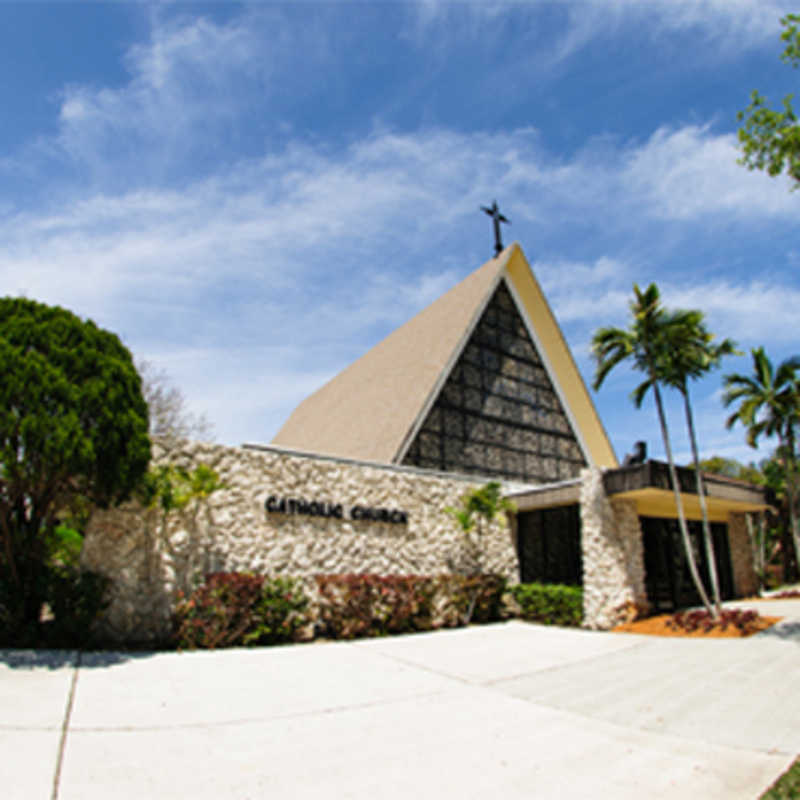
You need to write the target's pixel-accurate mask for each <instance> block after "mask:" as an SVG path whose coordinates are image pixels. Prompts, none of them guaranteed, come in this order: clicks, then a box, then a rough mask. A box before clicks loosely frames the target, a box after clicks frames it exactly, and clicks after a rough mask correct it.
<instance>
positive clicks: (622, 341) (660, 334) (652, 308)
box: [592, 283, 716, 617]
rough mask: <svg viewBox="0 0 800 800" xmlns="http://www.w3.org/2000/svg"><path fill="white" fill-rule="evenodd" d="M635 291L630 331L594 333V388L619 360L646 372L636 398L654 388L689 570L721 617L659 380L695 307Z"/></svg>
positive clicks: (648, 291) (654, 291) (653, 289)
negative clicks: (687, 503)
mask: <svg viewBox="0 0 800 800" xmlns="http://www.w3.org/2000/svg"><path fill="white" fill-rule="evenodd" d="M633 292H634V296H635V299H634V301H633V302H632V303H631V304H630V309H631V314H632V316H633V320H632V323H631V326H630V328H628V330H623V329H621V328H600V329H599V330H597V331H596V332H595V334H594V336H593V337H592V355H593V356H594V359H595V362H596V370H595V377H594V384H593V385H594V389H595V390H597V389H599V388H600V386H601V385H602V383H603V381H604V380H605V379H606V376H607V375H608V373H609V372H610V371H611V370H612V369H613V368H614V367H616V366H617V365H618V364H620V363H622V362H623V361H627V360H628V359H632V360H633V365H634V368H635V369H637V370H638V371H639V372H643V373H644V374H645V376H646V378H645V380H644V381H643V382H642V383H640V384H639V386H637V387H636V389H634V391H633V393H632V398H633V402H634V404H635V405H636V407H637V408H640V407H641V405H642V401H643V400H644V398H645V395H646V394H647V392H648V391H649V390H650V389H652V390H653V397H654V398H655V402H656V410H657V412H658V421H659V424H660V426H661V436H662V439H663V441H664V450H665V452H666V454H667V462H668V464H669V475H670V480H671V482H672V489H673V491H674V493H675V507H676V509H677V513H678V525H679V527H680V531H681V538H682V540H683V548H684V551H685V552H686V560H687V563H688V565H689V572H690V573H691V576H692V581H693V582H694V585H695V588H696V589H697V594H698V595H699V596H700V600H701V601H702V603H703V605H704V606H705V608H706V610H707V611H708V613H709V614H710V615H711V616H712V617H716V610H715V609H712V607H711V603H710V602H709V599H708V593H707V592H706V590H705V586H703V581H702V579H701V578H700V573H699V571H698V569H697V562H696V560H695V557H694V552H693V550H692V544H691V540H690V539H689V528H688V526H687V524H686V517H685V515H684V511H683V502H682V500H681V494H680V485H679V483H678V474H677V471H676V469H675V461H674V459H673V457H672V446H671V444H670V439H669V430H668V429H667V419H666V416H665V414H664V404H663V401H662V399H661V388H660V384H661V383H664V382H665V377H669V375H670V374H671V373H670V372H669V369H670V364H671V361H670V352H671V345H670V340H671V338H675V337H677V336H678V333H679V332H680V331H681V329H687V328H691V324H690V323H691V318H690V316H689V315H691V314H692V313H695V312H687V311H674V312H668V311H666V310H665V309H664V308H663V307H662V306H661V297H660V295H659V291H658V287H657V286H656V285H655V284H654V283H651V284H650V285H649V286H648V287H647V289H645V290H644V291H642V290H641V289H640V288H639V287H638V286H637V285H636V284H634V286H633Z"/></svg>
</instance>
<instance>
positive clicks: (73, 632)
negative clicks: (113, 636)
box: [42, 568, 111, 648]
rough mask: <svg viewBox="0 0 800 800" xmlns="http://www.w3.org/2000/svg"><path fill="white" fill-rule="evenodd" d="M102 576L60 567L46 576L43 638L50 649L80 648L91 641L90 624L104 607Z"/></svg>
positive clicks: (105, 591) (105, 580)
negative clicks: (49, 615)
mask: <svg viewBox="0 0 800 800" xmlns="http://www.w3.org/2000/svg"><path fill="white" fill-rule="evenodd" d="M110 585H111V581H110V580H109V578H107V577H106V576H105V575H101V574H99V573H98V572H92V571H90V570H79V569H74V568H64V569H58V570H53V571H52V572H51V575H50V586H49V592H48V605H49V606H50V611H51V613H52V619H50V620H48V621H46V622H45V624H44V626H43V631H42V633H43V636H44V640H45V643H46V644H47V645H48V646H50V647H70V648H72V647H75V648H82V647H86V646H87V645H89V644H91V643H92V642H93V630H92V629H93V627H94V623H95V621H96V620H97V618H98V617H99V616H100V614H101V613H102V612H103V611H104V610H105V609H106V608H108V599H107V595H108V588H109V586H110Z"/></svg>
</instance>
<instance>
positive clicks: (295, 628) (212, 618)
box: [174, 572, 308, 649]
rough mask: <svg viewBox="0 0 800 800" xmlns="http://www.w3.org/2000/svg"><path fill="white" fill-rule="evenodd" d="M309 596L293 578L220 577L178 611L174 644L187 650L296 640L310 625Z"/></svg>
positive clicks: (230, 574)
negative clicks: (302, 630) (301, 630)
mask: <svg viewBox="0 0 800 800" xmlns="http://www.w3.org/2000/svg"><path fill="white" fill-rule="evenodd" d="M307 610H308V597H307V596H306V594H305V592H304V591H303V588H302V585H301V584H300V583H299V581H297V580H296V579H294V578H267V577H266V576H264V575H252V574H249V573H238V572H216V573H212V574H210V575H207V576H206V580H205V583H203V584H202V585H201V586H199V587H198V588H197V589H195V590H194V592H192V594H191V596H190V597H188V598H185V599H181V600H180V601H179V603H178V605H177V607H176V609H175V619H174V625H175V636H174V638H175V643H176V645H177V646H178V647H179V648H181V649H183V648H187V649H192V648H196V647H204V648H210V649H213V648H216V647H239V646H243V645H258V644H280V643H283V642H291V641H295V640H296V639H297V637H298V633H299V631H300V629H301V628H302V627H303V626H305V625H306V624H307V623H308V617H307Z"/></svg>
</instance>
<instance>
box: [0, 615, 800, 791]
mask: <svg viewBox="0 0 800 800" xmlns="http://www.w3.org/2000/svg"><path fill="white" fill-rule="evenodd" d="M748 605H749V606H753V604H752V603H750V604H748ZM762 610H763V611H764V612H765V613H771V614H773V615H781V614H783V615H784V616H785V617H786V620H785V621H784V622H783V623H782V624H781V625H779V626H777V627H776V628H773V629H772V630H771V631H768V632H765V633H762V634H759V635H758V636H755V637H752V638H750V639H744V640H732V639H729V640H709V641H698V640H689V639H659V638H653V637H645V636H636V635H630V634H608V633H592V632H588V631H575V630H564V629H556V628H546V627H541V626H537V625H530V624H526V623H523V622H517V621H514V622H508V623H504V624H498V625H492V626H486V627H474V628H468V629H462V630H452V631H440V632H436V633H430V634H417V635H413V636H403V637H396V638H390V639H372V640H362V641H358V642H348V643H340V642H331V643H318V644H307V645H296V646H289V647H278V648H265V649H255V650H226V651H218V652H194V653H158V654H149V653H148V654H142V653H94V654H84V655H83V656H81V657H80V658H79V656H78V655H77V654H75V653H70V652H32V651H23V650H17V651H0V709H2V717H1V718H0V786H2V794H3V797H4V798H7V799H8V800H11V799H12V798H24V800H38V799H39V798H41V799H42V800H45V799H46V798H58V799H59V800H94V799H95V798H103V800H107V799H108V798H111V799H112V800H122V799H123V798H137V800H139V799H140V798H176V797H191V798H195V799H198V800H199V798H214V799H215V800H219V798H236V799H237V800H243V799H244V798H266V797H280V798H317V797H319V798H325V799H326V800H339V798H370V800H373V799H374V798H381V800H384V799H385V798H404V800H405V798H408V797H409V796H411V797H413V798H415V800H421V799H424V798H436V799H437V800H442V798H449V797H462V798H480V799H481V800H485V798H486V797H487V796H495V797H502V798H504V800H511V799H512V798H539V797H542V798H549V797H559V798H586V797H609V798H629V797H630V798H637V799H638V800H640V799H641V798H681V800H684V798H687V797H702V798H704V799H705V800H713V798H720V799H722V798H725V800H731V799H732V798H747V800H753V798H756V797H757V796H758V795H759V793H760V792H761V791H763V790H764V789H765V788H766V787H767V786H768V785H769V784H770V783H771V782H772V781H773V780H774V779H775V778H776V777H777V776H778V775H779V774H780V773H781V772H782V771H783V770H784V769H785V768H786V767H787V766H788V765H789V764H790V763H791V762H792V760H793V759H794V757H795V756H796V755H797V754H798V753H800V723H798V720H800V692H798V690H797V686H798V685H800V601H798V600H793V601H770V602H768V603H764V604H763V608H762Z"/></svg>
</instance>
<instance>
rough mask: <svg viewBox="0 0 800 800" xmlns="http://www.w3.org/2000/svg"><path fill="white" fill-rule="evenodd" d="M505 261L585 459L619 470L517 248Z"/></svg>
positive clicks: (552, 318) (555, 324)
mask: <svg viewBox="0 0 800 800" xmlns="http://www.w3.org/2000/svg"><path fill="white" fill-rule="evenodd" d="M512 247H513V252H512V253H511V255H510V257H509V258H508V259H507V261H506V266H505V273H506V275H507V277H508V283H509V285H510V287H511V288H512V295H513V296H514V299H515V301H517V304H518V305H521V308H520V311H521V312H523V313H522V317H523V319H524V320H525V323H526V325H527V326H528V330H529V332H530V334H531V336H532V338H533V340H534V344H535V345H536V348H537V350H538V351H539V355H540V356H541V358H542V359H543V360H544V362H545V367H546V369H547V372H548V374H549V375H550V380H551V381H552V382H553V386H554V387H555V389H556V392H557V393H558V395H559V399H560V400H561V404H562V406H563V407H564V411H565V412H566V414H567V416H568V418H569V421H570V423H571V425H572V428H573V430H574V432H575V435H576V437H577V439H578V442H579V443H580V445H581V448H582V449H583V452H584V456H585V457H586V460H587V461H588V463H589V464H590V465H593V466H596V467H601V468H614V467H618V466H619V463H618V462H617V457H616V455H615V454H614V449H613V447H612V446H611V442H610V440H609V438H608V435H607V434H606V431H605V428H604V427H603V423H602V422H601V421H600V417H599V415H598V413H597V409H596V408H595V407H594V403H593V402H592V398H591V396H590V395H589V391H588V389H587V388H586V384H585V383H584V381H583V378H582V377H581V374H580V372H579V371H578V367H577V366H576V364H575V360H574V359H573V357H572V353H571V352H570V349H569V347H568V346H567V343H566V340H565V339H564V335H563V333H562V332H561V328H560V327H559V325H558V322H556V318H555V316H554V315H553V312H552V310H551V308H550V304H549V303H548V302H547V298H546V297H545V296H544V292H543V291H542V288H541V286H540V285H539V282H538V281H537V280H536V276H535V275H534V274H533V270H532V269H531V267H530V264H528V261H527V259H526V258H525V255H524V253H523V252H522V248H521V247H520V246H519V244H517V243H514V245H512Z"/></svg>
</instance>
